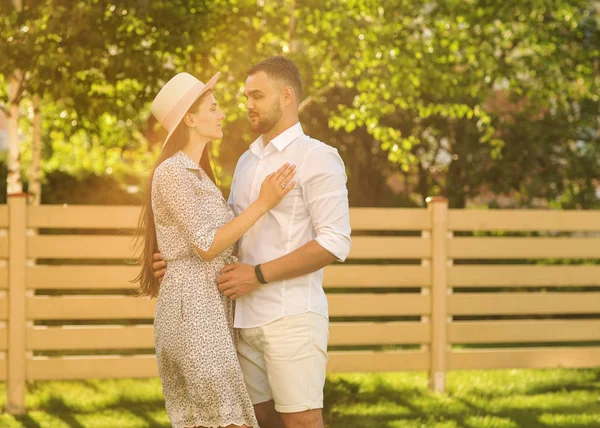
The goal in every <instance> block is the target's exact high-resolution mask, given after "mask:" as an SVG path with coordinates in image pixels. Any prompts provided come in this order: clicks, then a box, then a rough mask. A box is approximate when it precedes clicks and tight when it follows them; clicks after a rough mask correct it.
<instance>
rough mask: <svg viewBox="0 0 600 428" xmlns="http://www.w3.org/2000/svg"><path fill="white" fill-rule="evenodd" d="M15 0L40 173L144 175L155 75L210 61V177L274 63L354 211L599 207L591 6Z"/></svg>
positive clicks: (4, 8)
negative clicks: (39, 128)
mask: <svg viewBox="0 0 600 428" xmlns="http://www.w3.org/2000/svg"><path fill="white" fill-rule="evenodd" d="M26 3H27V5H26V6H25V10H24V11H23V12H21V13H19V14H17V13H16V12H14V10H12V7H11V6H10V2H4V3H0V53H3V54H4V53H5V54H6V55H3V57H4V56H5V57H6V61H0V75H4V76H5V80H6V76H8V74H9V73H10V72H11V71H12V70H13V69H14V68H16V67H18V68H20V69H23V70H26V71H27V74H26V76H27V82H26V85H25V86H24V95H25V98H27V97H28V96H29V95H30V94H32V93H40V94H42V95H43V96H44V105H45V106H46V107H45V109H46V112H45V115H44V118H45V119H44V120H45V125H44V127H45V128H44V129H45V131H44V136H45V138H46V141H45V143H46V147H47V148H46V150H45V164H44V168H45V170H46V171H50V170H57V169H60V170H63V171H67V170H68V171H72V172H76V171H84V170H90V171H94V173H95V174H98V173H100V172H101V171H102V169H103V168H104V169H105V168H108V167H110V168H112V169H113V171H114V170H115V168H116V166H113V164H111V165H110V166H107V165H108V164H107V163H106V162H107V161H105V160H96V159H97V158H108V159H116V157H115V158H112V157H111V156H116V155H115V154H117V153H118V155H119V156H125V153H130V154H131V156H133V157H134V158H135V157H136V156H137V155H138V154H139V156H141V159H142V160H140V161H139V165H140V166H139V168H138V167H136V168H133V171H134V173H135V172H137V171H140V170H142V169H144V167H147V165H148V164H149V161H150V159H151V157H152V154H151V150H150V154H149V152H148V149H147V148H146V143H145V142H144V139H145V138H146V139H149V141H148V143H149V145H150V148H152V147H157V146H159V145H160V142H159V141H158V140H159V139H160V138H161V135H162V134H160V133H159V134H156V133H155V132H154V126H153V125H154V122H153V120H152V119H151V118H149V113H148V103H149V101H150V100H151V99H152V98H153V96H154V95H155V94H156V92H157V91H158V88H159V87H160V86H161V84H162V83H164V81H165V80H166V79H168V78H170V77H171V76H172V75H173V74H174V73H175V72H177V71H182V70H186V71H189V72H191V73H193V74H195V75H197V76H198V77H199V78H201V79H207V78H209V77H210V76H211V75H212V74H213V73H214V72H215V71H217V70H219V71H221V73H222V78H221V80H220V82H219V84H218V85H217V88H216V91H215V93H216V96H217V99H218V100H219V102H220V104H221V106H222V108H223V110H224V112H225V113H226V115H227V121H228V125H227V126H226V135H225V138H224V139H223V140H222V141H220V142H216V143H215V144H214V146H213V151H214V154H215V155H217V158H218V173H219V174H218V175H219V176H220V178H221V182H222V184H223V185H224V186H225V187H227V186H228V184H229V180H230V174H231V172H232V170H233V168H234V166H235V162H236V160H237V158H238V157H239V155H240V154H241V153H242V152H243V151H244V150H245V149H246V148H247V145H248V143H249V142H251V141H252V140H253V138H254V136H253V135H252V134H251V133H250V131H249V128H248V124H247V120H246V117H245V110H244V99H243V97H242V96H241V89H242V87H243V82H244V80H245V78H246V70H247V69H248V68H249V67H250V66H251V65H252V64H254V63H256V62H257V61H259V60H261V59H263V58H265V57H268V56H271V55H288V56H289V57H290V58H292V59H293V60H294V61H295V62H296V63H297V64H298V65H299V67H300V69H301V73H302V75H303V78H304V84H305V85H304V86H305V87H304V94H303V98H304V102H303V105H302V112H301V120H302V122H303V124H304V127H305V129H306V130H307V131H309V133H310V134H311V135H312V136H314V137H316V138H320V139H322V140H323V141H326V142H328V143H330V144H333V145H334V146H336V147H337V148H338V149H339V150H340V153H342V156H343V157H344V159H345V161H346V164H347V165H348V172H349V183H350V197H351V203H352V204H353V205H382V204H383V205H398V204H400V205H422V204H423V203H424V198H425V197H426V196H429V195H433V194H442V195H445V196H447V197H448V198H449V199H450V203H451V206H453V207H462V206H465V205H466V204H467V202H468V201H469V200H472V199H473V198H476V197H478V196H481V195H486V194H487V193H490V192H491V193H492V194H504V195H510V196H511V197H512V198H513V200H514V204H515V205H516V206H531V205H533V204H535V203H536V201H538V200H540V199H544V200H548V201H549V204H550V206H561V207H569V208H576V207H582V208H590V207H594V206H597V204H598V197H597V196H596V188H597V187H598V186H599V185H600V184H599V183H598V180H597V177H598V176H600V170H599V166H598V165H600V153H599V150H598V143H599V141H598V135H599V132H598V122H597V117H598V115H599V114H600V107H599V106H600V103H599V100H598V94H599V93H600V91H599V89H600V88H599V87H600V78H599V77H598V76H599V75H600V73H599V72H598V64H599V62H600V49H599V47H600V3H598V1H596V0H559V1H555V2H550V3H549V2H547V1H544V0H526V1H516V0H510V1H505V2H486V1H476V0H470V1H466V2H465V1H458V0H450V1H444V2H427V3H423V2H415V1H411V0H384V1H375V0H352V1H350V0H348V1H341V0H326V1H321V0H319V1H317V0H303V1H299V0H285V1H281V2H262V1H259V2H257V1H254V0H236V1H224V0H220V1H213V2H204V1H199V0H198V1H192V0H187V1H180V2H163V1H148V0H138V1H133V2H127V3H126V4H112V3H111V2H109V1H107V0H94V1H90V2H70V1H66V0H63V1H50V0H38V1H35V2H26ZM66 23H68V25H66ZM0 83H2V79H0ZM5 86H6V83H5V82H4V84H2V85H0V87H2V89H1V90H0V105H2V100H4V104H5V102H6V93H5ZM57 113H58V114H57ZM23 127H24V128H26V127H27V125H23ZM24 134H25V135H27V134H28V133H27V132H24ZM50 140H52V143H50ZM57 141H58V142H57ZM69 147H73V148H74V150H73V152H74V153H73V154H69V156H66V152H68V151H69V149H68V148H69ZM78 147H79V148H83V149H77V148H78ZM88 147H89V148H94V149H93V150H91V149H90V150H89V151H87V150H88V149H87V148H88ZM116 148H119V149H120V151H118V150H116ZM25 150H26V149H25ZM108 151H110V154H109V153H108ZM77 153H79V154H77ZM86 156H87V157H88V158H93V159H86ZM53 157H56V159H53ZM68 162H73V163H78V164H81V166H66V164H67V163H68ZM108 163H109V164H110V161H108ZM124 164H125V165H127V166H128V165H129V161H126V162H124ZM141 165H143V166H144V167H142V166H141ZM390 180H391V181H394V180H395V181H396V182H397V186H396V188H397V191H399V192H400V193H399V195H397V196H395V195H394V194H393V193H392V191H391V190H390V187H389V186H388V184H387V183H389V182H390ZM483 203H488V202H483ZM493 203H494V202H493V201H492V202H491V204H493Z"/></svg>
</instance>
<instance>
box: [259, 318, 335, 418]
mask: <svg viewBox="0 0 600 428" xmlns="http://www.w3.org/2000/svg"><path fill="white" fill-rule="evenodd" d="M261 330H262V334H263V338H262V340H261V345H262V351H263V356H264V361H265V365H266V371H267V374H268V378H267V379H268V382H269V387H270V390H271V394H272V396H273V399H274V402H275V410H277V411H278V412H279V413H280V414H281V418H282V420H283V422H284V425H285V428H323V416H322V413H323V412H322V408H323V387H324V385H325V368H326V365H327V341H328V339H329V322H328V320H327V319H326V318H325V317H323V316H322V315H319V314H316V313H312V312H308V313H304V314H299V315H294V316H289V317H284V318H281V319H279V320H277V321H274V322H273V323H271V324H267V325H266V326H263V327H261Z"/></svg>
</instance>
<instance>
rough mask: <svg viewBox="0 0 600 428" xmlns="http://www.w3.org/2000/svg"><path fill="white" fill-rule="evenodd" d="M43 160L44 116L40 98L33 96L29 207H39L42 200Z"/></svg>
mask: <svg viewBox="0 0 600 428" xmlns="http://www.w3.org/2000/svg"><path fill="white" fill-rule="evenodd" d="M41 158H42V115H41V112H40V96H39V95H37V94H36V95H34V96H33V145H32V148H31V165H30V167H29V190H28V192H27V193H28V197H27V199H28V201H29V205H39V204H40V202H41V199H42V185H41V177H42V174H41Z"/></svg>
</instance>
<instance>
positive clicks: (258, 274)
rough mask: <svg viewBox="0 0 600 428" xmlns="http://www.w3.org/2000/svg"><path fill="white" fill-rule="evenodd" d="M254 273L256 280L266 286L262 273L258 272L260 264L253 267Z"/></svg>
mask: <svg viewBox="0 0 600 428" xmlns="http://www.w3.org/2000/svg"><path fill="white" fill-rule="evenodd" d="M254 273H256V277H257V278H258V282H260V283H261V284H266V283H267V281H266V280H265V277H264V276H263V274H262V271H261V270H260V264H258V265H256V266H254Z"/></svg>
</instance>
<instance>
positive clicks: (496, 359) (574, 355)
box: [447, 347, 600, 370]
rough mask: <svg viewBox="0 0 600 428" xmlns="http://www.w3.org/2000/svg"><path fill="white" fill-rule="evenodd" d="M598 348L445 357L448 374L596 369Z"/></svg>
mask: <svg viewBox="0 0 600 428" xmlns="http://www.w3.org/2000/svg"><path fill="white" fill-rule="evenodd" d="M598 361H600V347H580V348H579V347H577V348H575V347H569V348H566V347H565V348H523V349H495V350H487V349H485V350H482V349H474V350H460V351H459V350H456V351H452V352H448V353H447V364H448V365H447V367H448V370H477V369H482V370H491V369H549V368H558V367H569V368H587V367H598Z"/></svg>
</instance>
